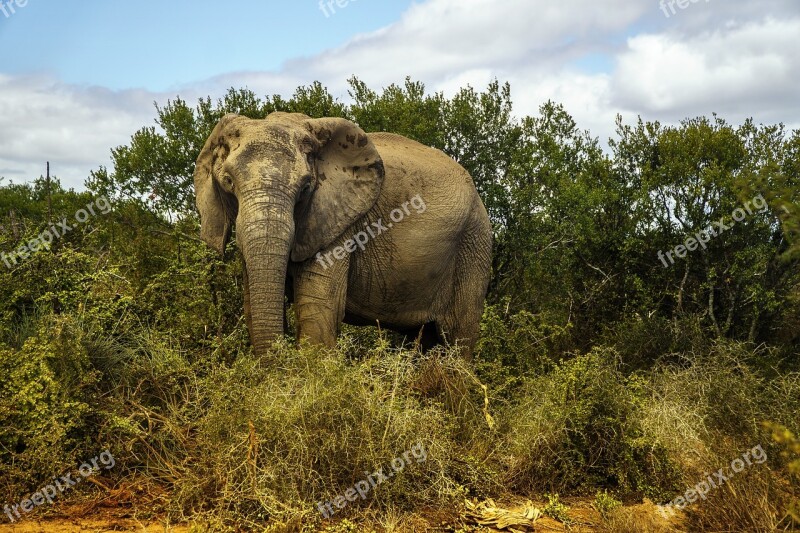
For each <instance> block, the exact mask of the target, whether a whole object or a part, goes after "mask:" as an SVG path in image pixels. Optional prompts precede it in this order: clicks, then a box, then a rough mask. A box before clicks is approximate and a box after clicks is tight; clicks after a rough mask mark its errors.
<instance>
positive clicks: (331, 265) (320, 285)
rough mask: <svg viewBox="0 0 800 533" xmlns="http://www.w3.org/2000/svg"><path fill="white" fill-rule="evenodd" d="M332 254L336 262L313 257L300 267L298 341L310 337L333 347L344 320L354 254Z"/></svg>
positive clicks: (296, 289) (297, 282) (297, 278)
mask: <svg viewBox="0 0 800 533" xmlns="http://www.w3.org/2000/svg"><path fill="white" fill-rule="evenodd" d="M331 249H332V248H331ZM330 257H331V258H332V259H333V261H332V262H329V261H324V260H322V261H318V260H316V259H309V260H308V261H306V262H305V263H304V264H303V266H302V267H301V268H300V269H298V272H297V274H296V275H295V282H294V298H295V304H294V306H295V315H296V318H297V339H298V341H302V340H303V339H306V340H308V341H310V342H312V343H314V344H322V345H324V346H328V347H331V348H332V347H334V346H336V336H337V335H338V333H339V329H340V325H341V323H342V320H344V313H345V303H346V297H347V272H348V270H349V267H350V257H349V256H345V257H344V258H343V259H335V258H333V257H332V256H330Z"/></svg>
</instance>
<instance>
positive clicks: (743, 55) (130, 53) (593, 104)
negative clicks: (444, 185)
mask: <svg viewBox="0 0 800 533" xmlns="http://www.w3.org/2000/svg"><path fill="white" fill-rule="evenodd" d="M20 1H21V2H23V4H24V3H25V0H0V2H2V3H3V5H5V4H7V3H8V2H20ZM325 1H326V3H328V2H330V4H331V5H333V6H334V7H333V10H331V8H327V9H328V16H327V17H326V15H325V13H324V12H323V10H321V9H320V4H319V0H291V1H286V0H272V1H264V0H261V1H258V0H231V1H228V2H220V1H210V0H194V1H189V0H169V1H164V0H162V1H160V2H158V1H155V0H138V1H133V2H132V1H130V0H104V1H101V0H82V1H80V2H78V1H71V2H70V1H64V0H27V5H25V6H24V7H21V8H16V9H15V11H16V12H15V13H13V14H12V15H10V16H8V17H6V16H5V15H3V13H2V10H0V50H3V53H2V54H0V178H5V180H6V181H5V182H7V181H8V180H13V181H15V182H21V181H29V180H31V179H34V178H36V177H38V176H39V175H41V174H42V172H43V171H44V166H45V162H46V161H48V160H49V161H50V162H51V166H52V169H53V172H54V173H55V174H56V175H57V176H58V177H59V178H60V179H61V180H62V183H64V184H65V185H67V186H69V187H75V188H77V189H81V188H82V187H83V183H84V180H85V179H86V178H87V176H88V175H89V173H90V172H91V171H92V170H95V169H97V168H98V167H99V166H101V165H105V166H109V164H110V158H109V155H110V151H111V149H112V148H114V147H117V146H119V145H124V144H128V143H129V141H130V137H131V135H133V134H134V133H135V132H136V131H137V130H139V129H141V128H142V127H145V126H151V125H153V123H154V122H153V121H154V118H155V110H154V106H153V103H154V102H157V103H159V104H164V103H166V101H167V100H168V99H174V98H175V97H176V96H180V97H182V98H184V99H186V100H187V101H189V102H192V103H193V102H196V101H197V99H199V98H204V97H207V96H210V97H212V98H218V97H220V96H222V95H223V94H224V93H225V92H226V91H227V90H228V89H229V88H230V87H247V88H249V89H252V90H253V91H254V92H256V94H258V95H259V96H265V95H271V94H281V95H284V96H288V95H290V94H291V93H293V92H294V90H295V89H296V88H297V87H298V86H300V85H309V84H311V83H312V82H314V81H320V82H322V84H323V85H325V86H326V87H327V88H328V89H329V90H330V92H331V93H332V94H334V96H336V97H337V98H339V99H340V100H342V101H347V100H348V99H349V95H348V92H347V89H348V87H347V79H348V78H350V77H351V76H352V75H356V76H358V77H359V78H360V79H362V80H363V81H365V82H366V83H367V84H368V85H369V86H370V87H371V88H373V89H376V90H378V89H380V88H382V87H385V86H387V85H389V84H391V83H402V82H403V80H404V78H405V77H406V76H410V77H412V78H413V79H414V80H415V81H421V82H423V83H424V84H425V86H426V88H427V89H428V90H429V91H431V92H433V91H437V92H443V93H444V94H445V95H446V96H450V95H452V94H454V93H455V92H456V91H457V90H458V89H459V88H461V87H464V86H466V85H471V86H472V87H475V88H477V89H479V90H480V89H483V88H485V87H486V85H487V84H488V83H490V82H491V81H493V80H494V79H497V80H499V81H501V82H506V81H508V82H509V83H510V84H511V94H512V99H513V101H514V112H515V114H516V115H517V116H525V115H536V114H537V113H538V109H539V106H541V105H542V104H543V103H544V102H546V101H548V100H553V101H555V102H558V103H561V104H563V105H564V106H565V108H566V109H567V111H568V112H569V113H570V114H571V115H572V116H573V117H574V118H575V120H576V122H577V123H578V125H579V127H581V128H582V129H587V130H589V131H590V132H591V134H592V135H594V136H596V137H598V138H599V139H600V141H601V143H603V144H605V143H606V141H607V139H608V138H610V137H613V136H614V125H615V117H616V116H617V114H621V115H622V117H623V120H624V121H625V122H627V123H632V122H635V121H636V119H637V117H638V116H641V117H642V118H643V119H645V120H658V121H660V122H661V123H663V124H675V123H677V122H679V121H681V120H682V119H685V118H689V117H695V116H699V115H705V116H710V115H711V114H712V113H718V114H719V116H721V117H723V118H725V119H726V120H728V121H729V122H731V123H734V124H737V123H741V122H742V121H743V120H745V119H746V118H748V117H752V118H753V119H754V120H755V121H756V122H757V123H768V124H772V123H777V122H783V123H785V124H786V125H787V126H788V128H790V129H791V128H800V100H798V98H797V87H798V85H800V54H797V50H800V1H798V0H759V2H752V1H751V0H707V1H703V0H697V1H694V0H692V1H690V2H687V3H686V4H685V7H684V8H681V7H680V6H679V5H678V4H677V1H676V0H604V1H603V2H590V1H589V0H558V1H557V2H554V1H552V0H415V1H411V0H325ZM337 1H338V2H341V3H343V4H344V3H346V4H348V5H346V6H345V7H341V8H340V7H337ZM6 10H8V8H7V7H6Z"/></svg>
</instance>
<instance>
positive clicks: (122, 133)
mask: <svg viewBox="0 0 800 533" xmlns="http://www.w3.org/2000/svg"><path fill="white" fill-rule="evenodd" d="M153 96H154V95H153V94H152V93H148V92H146V91H142V90H130V91H120V92H114V91H110V90H108V89H104V88H101V87H76V86H73V85H67V84H63V83H60V82H58V81H57V80H55V79H53V78H52V77H50V76H47V75H29V76H8V75H0V169H2V170H0V176H5V177H6V178H8V179H14V180H15V181H27V180H30V179H33V178H36V177H39V176H40V175H43V174H44V172H45V164H46V162H47V161H50V162H51V172H52V174H54V175H56V176H59V177H62V178H63V179H62V184H63V185H65V186H67V187H76V188H80V187H82V184H83V180H84V179H85V178H86V177H87V176H88V174H89V171H90V170H92V169H95V168H97V167H98V166H99V165H101V164H107V162H108V156H109V152H110V149H111V148H112V147H115V146H117V145H119V144H123V143H125V142H126V141H127V140H128V139H129V137H130V135H131V134H132V133H133V132H134V131H136V130H137V129H139V128H141V127H142V126H143V125H146V124H148V123H152V120H153Z"/></svg>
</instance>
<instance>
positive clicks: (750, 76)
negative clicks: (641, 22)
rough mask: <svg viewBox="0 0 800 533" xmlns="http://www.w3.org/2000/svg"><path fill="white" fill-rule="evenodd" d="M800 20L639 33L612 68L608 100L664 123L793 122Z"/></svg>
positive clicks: (799, 106) (798, 107)
mask: <svg viewBox="0 0 800 533" xmlns="http://www.w3.org/2000/svg"><path fill="white" fill-rule="evenodd" d="M799 41H800V18H792V19H786V20H776V19H773V18H766V19H764V20H762V21H757V22H751V23H747V24H744V25H728V27H725V28H722V29H718V30H715V31H713V32H706V33H703V34H700V35H697V36H693V37H691V38H686V39H679V38H677V36H675V35H655V34H649V35H639V36H636V37H633V38H631V39H630V40H629V42H628V49H627V50H626V51H625V52H623V53H622V54H621V55H620V57H619V63H618V68H617V70H616V72H615V73H614V78H613V82H612V90H613V94H614V98H613V100H612V104H616V105H620V106H625V107H627V108H629V109H636V110H639V111H641V112H644V113H649V114H658V115H660V116H662V117H664V118H668V119H671V120H676V119H680V118H681V117H683V116H686V115H687V114H707V113H709V112H711V111H717V112H719V113H721V114H723V115H726V116H729V117H733V118H736V119H741V118H744V117H746V116H750V115H753V114H756V115H760V116H761V117H763V118H764V119H765V120H774V121H780V120H783V121H791V122H793V123H795V124H797V123H798V118H799V117H798V115H799V114H800V102H798V100H797V89H796V85H797V82H798V81H800V57H798V55H797V49H798V44H800V42H799Z"/></svg>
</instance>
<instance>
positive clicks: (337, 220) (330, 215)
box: [292, 118, 384, 261]
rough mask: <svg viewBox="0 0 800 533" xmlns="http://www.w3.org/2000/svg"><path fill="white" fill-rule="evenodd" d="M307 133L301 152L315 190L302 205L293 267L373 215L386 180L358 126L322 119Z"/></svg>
mask: <svg viewBox="0 0 800 533" xmlns="http://www.w3.org/2000/svg"><path fill="white" fill-rule="evenodd" d="M305 127H306V129H307V130H308V132H309V134H310V138H306V140H305V141H304V142H303V143H302V146H301V150H302V151H304V152H305V153H306V154H307V155H308V158H309V162H310V165H311V169H312V173H313V176H314V179H315V183H314V187H315V189H316V190H315V191H314V192H313V194H311V195H310V196H309V197H308V199H307V200H305V201H303V202H302V203H301V204H299V205H298V209H297V211H296V216H295V244H294V248H293V250H292V261H305V260H306V259H308V258H309V257H311V256H312V255H314V254H316V253H317V252H319V251H320V250H321V249H323V248H325V247H326V246H328V245H329V244H330V243H332V242H333V241H334V240H336V239H337V238H338V237H339V236H341V235H342V234H343V233H344V232H345V231H346V230H347V229H348V228H349V227H350V226H352V225H353V223H354V222H355V221H356V220H358V219H359V218H360V217H362V216H363V215H364V214H365V213H366V212H367V211H369V210H370V209H371V208H372V206H373V205H374V204H375V201H376V200H377V199H378V195H379V194H380V192H381V185H383V177H384V169H383V161H382V160H381V156H380V154H379V153H378V150H377V149H376V148H375V145H374V144H373V143H372V141H371V140H370V139H369V137H367V134H366V133H364V130H362V129H361V128H359V127H358V126H357V125H355V124H354V123H352V122H350V121H349V120H345V119H342V118H320V119H313V120H308V121H307V122H306V124H305Z"/></svg>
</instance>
